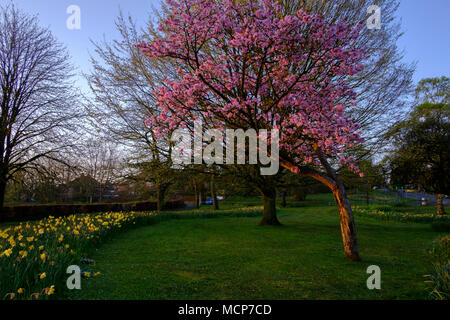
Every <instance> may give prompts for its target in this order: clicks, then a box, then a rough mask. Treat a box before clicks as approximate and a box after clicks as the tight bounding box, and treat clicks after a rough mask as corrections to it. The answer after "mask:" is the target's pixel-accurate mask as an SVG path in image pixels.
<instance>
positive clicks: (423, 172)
mask: <svg viewBox="0 0 450 320" xmlns="http://www.w3.org/2000/svg"><path fill="white" fill-rule="evenodd" d="M416 99H417V102H418V103H421V104H419V105H418V106H417V107H415V108H414V109H413V111H412V112H411V113H410V115H409V117H408V118H407V119H406V120H404V121H401V122H399V123H397V124H396V125H395V126H393V127H392V129H391V130H390V131H389V132H388V134H389V137H390V138H391V139H392V141H393V151H392V152H391V154H390V155H389V158H388V159H389V163H390V167H391V178H392V180H393V183H394V184H403V185H404V184H419V185H420V186H421V187H422V188H423V189H425V191H427V192H431V193H435V194H436V198H437V213H438V215H444V214H445V210H444V206H443V203H442V194H449V193H450V185H449V181H450V177H449V167H450V149H449V145H450V79H449V78H447V77H441V78H427V79H423V80H421V81H420V82H419V84H418V86H417V89H416Z"/></svg>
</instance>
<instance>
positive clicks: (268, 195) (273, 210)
mask: <svg viewBox="0 0 450 320" xmlns="http://www.w3.org/2000/svg"><path fill="white" fill-rule="evenodd" d="M261 193H262V197H263V202H264V213H263V216H262V219H261V221H260V223H259V225H260V226H279V225H281V223H280V221H278V218H277V207H276V200H277V192H276V189H275V187H273V186H272V185H268V186H266V188H264V189H263V190H261Z"/></svg>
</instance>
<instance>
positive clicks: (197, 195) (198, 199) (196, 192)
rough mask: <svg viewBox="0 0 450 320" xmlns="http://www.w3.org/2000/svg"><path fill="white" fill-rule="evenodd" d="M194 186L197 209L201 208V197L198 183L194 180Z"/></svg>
mask: <svg viewBox="0 0 450 320" xmlns="http://www.w3.org/2000/svg"><path fill="white" fill-rule="evenodd" d="M192 186H193V187H194V197H195V200H194V201H195V207H196V208H197V209H199V208H200V197H199V191H198V187H197V181H195V179H194V180H192Z"/></svg>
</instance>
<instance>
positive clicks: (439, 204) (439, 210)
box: [436, 193, 446, 216]
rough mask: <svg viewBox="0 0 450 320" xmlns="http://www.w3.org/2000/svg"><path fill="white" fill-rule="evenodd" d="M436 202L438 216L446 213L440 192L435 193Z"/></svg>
mask: <svg viewBox="0 0 450 320" xmlns="http://www.w3.org/2000/svg"><path fill="white" fill-rule="evenodd" d="M436 202H437V214H438V216H443V215H445V214H446V212H445V208H444V204H443V201H442V194H440V193H438V194H437V195H436Z"/></svg>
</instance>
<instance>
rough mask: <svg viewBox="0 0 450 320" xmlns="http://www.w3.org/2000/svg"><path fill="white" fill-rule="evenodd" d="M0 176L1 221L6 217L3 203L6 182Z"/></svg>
mask: <svg viewBox="0 0 450 320" xmlns="http://www.w3.org/2000/svg"><path fill="white" fill-rule="evenodd" d="M4 180H5V179H1V178H0V221H3V219H4V215H5V214H4V211H3V205H4V203H5V192H6V182H5V181H4Z"/></svg>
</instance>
